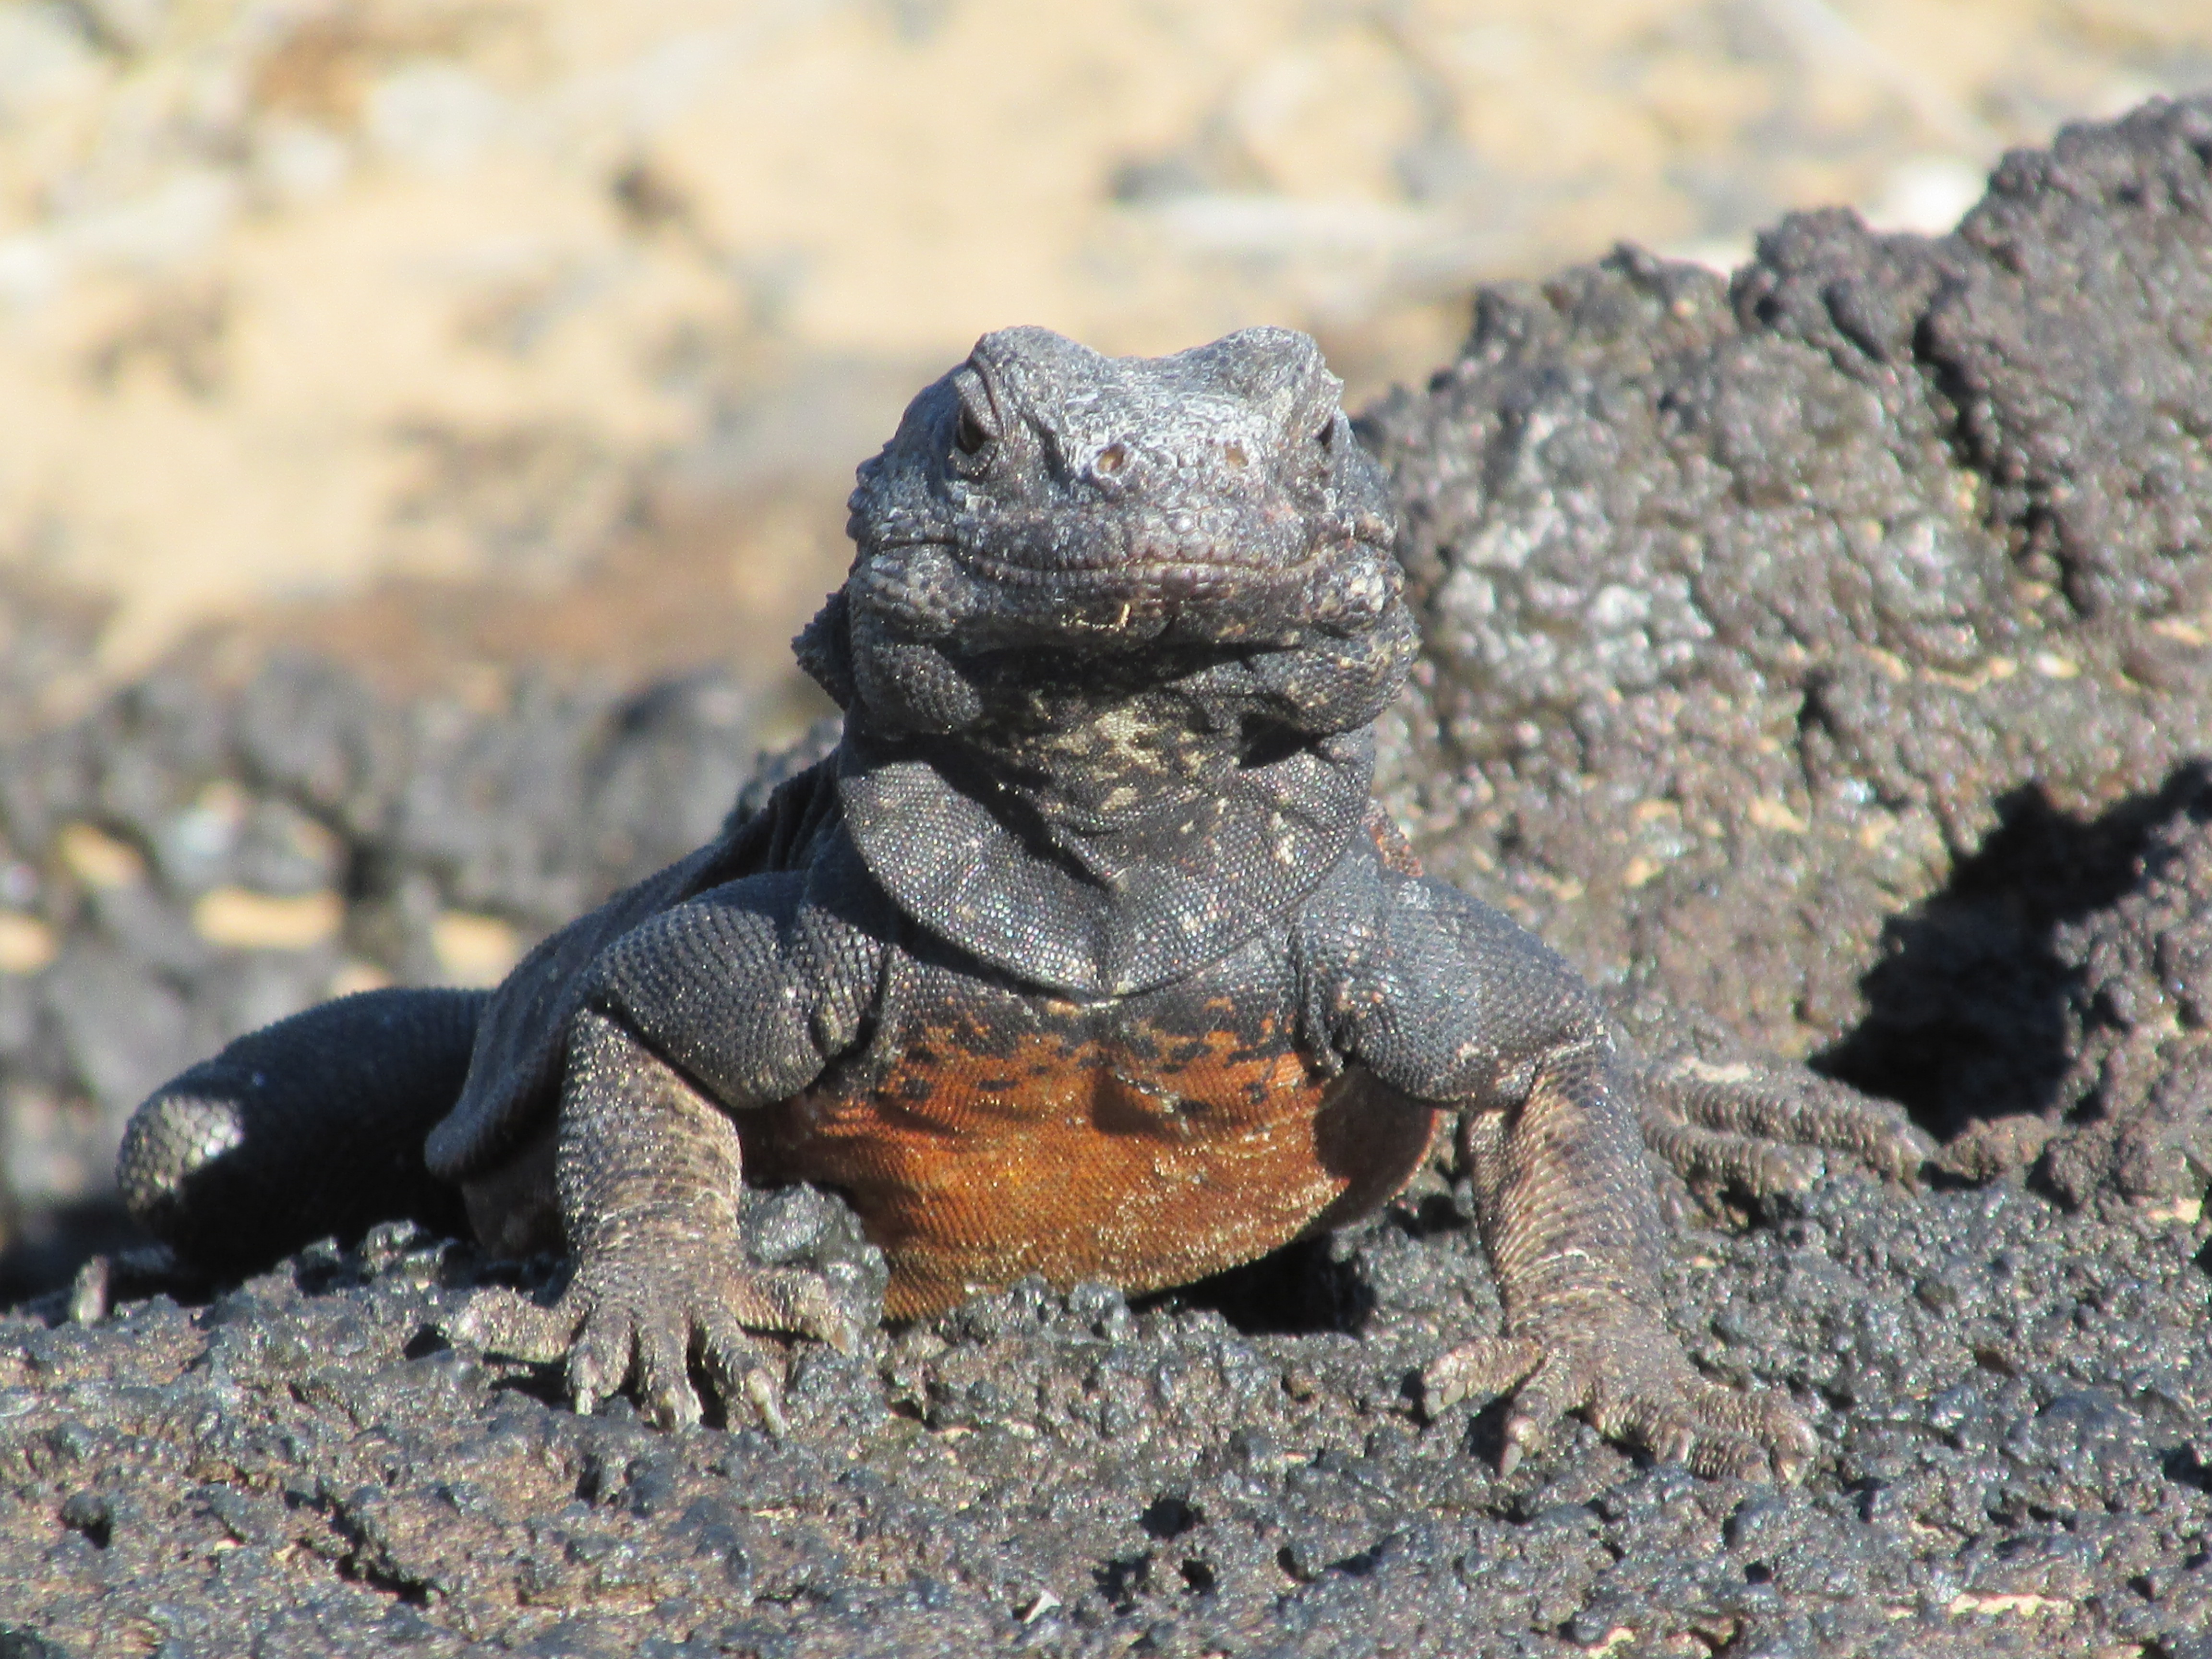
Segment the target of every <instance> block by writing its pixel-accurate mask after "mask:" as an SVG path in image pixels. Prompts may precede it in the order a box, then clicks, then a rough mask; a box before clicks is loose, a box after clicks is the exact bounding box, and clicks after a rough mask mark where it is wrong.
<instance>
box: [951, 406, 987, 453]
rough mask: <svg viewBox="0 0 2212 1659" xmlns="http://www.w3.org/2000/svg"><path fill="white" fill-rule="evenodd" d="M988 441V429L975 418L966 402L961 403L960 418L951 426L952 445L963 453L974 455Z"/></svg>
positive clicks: (973, 412)
mask: <svg viewBox="0 0 2212 1659" xmlns="http://www.w3.org/2000/svg"><path fill="white" fill-rule="evenodd" d="M990 441H991V434H990V431H989V429H988V428H986V427H985V426H984V424H983V422H981V421H980V420H978V419H976V418H975V410H972V409H970V408H969V407H968V405H967V404H964V403H963V404H961V405H960V418H959V419H958V420H957V421H956V422H954V423H953V427H952V447H954V448H956V449H957V450H958V451H959V452H960V453H962V454H963V455H975V454H980V453H982V449H983V447H984V446H985V445H986V444H987V443H989V442H990Z"/></svg>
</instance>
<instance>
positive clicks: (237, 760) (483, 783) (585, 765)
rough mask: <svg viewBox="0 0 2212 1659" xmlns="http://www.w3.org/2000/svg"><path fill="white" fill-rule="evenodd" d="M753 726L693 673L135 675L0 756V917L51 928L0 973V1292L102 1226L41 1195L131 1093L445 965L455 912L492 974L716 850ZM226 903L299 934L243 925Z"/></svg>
mask: <svg viewBox="0 0 2212 1659" xmlns="http://www.w3.org/2000/svg"><path fill="white" fill-rule="evenodd" d="M756 725H757V714H756V710H755V708H754V706H753V704H752V702H750V700H749V699H748V698H747V696H745V694H744V692H743V691H742V690H740V689H739V688H738V687H737V686H735V685H734V684H731V683H729V682H728V681H726V680H724V679H720V678H715V677H713V676H709V675H702V676H699V677H696V678H690V679H686V680H681V681H676V682H671V683H667V684H660V685H657V686H653V687H651V688H648V689H647V690H645V691H643V692H638V693H623V694H617V693H615V692H612V691H610V690H593V689H590V688H583V689H565V690H563V689H556V688H555V687H553V686H552V685H550V684H546V683H544V682H541V681H536V680H533V679H531V678H528V677H522V678H519V679H518V680H517V681H516V682H515V683H514V684H511V685H508V686H506V687H504V688H501V693H500V696H498V697H497V698H496V699H495V700H490V701H488V702H482V703H480V704H477V705H471V703H468V702H462V701H460V700H459V699H458V698H453V697H432V698H425V699H422V700H421V701H418V702H413V703H410V704H398V703H393V702H386V701H384V700H382V699H380V698H379V697H377V696H374V695H373V694H372V693H371V692H369V691H368V689H367V688H366V687H364V686H363V685H362V684H361V683H360V682H359V681H358V680H357V679H356V678H353V677H352V676H350V675H349V674H347V673H346V672H344V671H342V670H340V669H338V668H337V667H335V666H333V665H330V664H328V663H325V662H322V661H319V660H316V659H306V658H296V657H294V658H279V659H276V660H273V661H271V662H270V663H269V664H268V665H266V666H265V667H264V669H262V670H261V671H259V672H258V674H257V675H256V676H255V677H254V678H252V679H251V680H250V681H249V682H248V683H247V684H245V685H243V686H240V687H235V688H225V687H222V686H220V685H218V684H213V683H211V682H210V680H209V679H207V678H204V677H198V676H194V675H191V674H188V673H185V672H182V671H168V672H162V673H157V674H155V675H154V676H152V677H150V678H147V679H144V680H142V681H140V682H138V683H137V684H133V685H131V686H130V687H128V688H126V689H125V690H123V691H121V692H119V693H118V694H117V695H115V696H112V697H111V698H110V699H108V700H107V701H106V702H104V703H103V704H101V705H100V707H99V708H96V709H95V710H94V712H93V713H92V714H89V715H88V716H87V717H86V718H84V719H82V720H79V721H76V722H75V723H73V724H71V725H69V726H64V727H62V728H60V729H58V730H55V731H52V732H46V733H43V734H40V735H38V736H34V737H31V738H26V739H23V740H21V741H18V742H16V743H15V744H11V745H9V746H8V747H7V748H6V749H5V750H4V751H0V909H5V910H6V911H8V912H9V914H10V921H11V924H12V925H14V926H15V927H18V928H21V927H22V926H24V925H25V923H26V921H27V922H28V923H29V924H30V925H32V926H34V927H43V928H44V929H46V933H47V935H48V937H50V938H51V939H52V940H53V941H54V942H55V945H54V952H53V958H52V962H51V963H50V964H49V965H47V966H46V967H45V968H44V969H43V970H41V971H39V972H37V973H34V974H21V973H16V974H8V975H0V1130H4V1133H0V1157H4V1159H5V1163H6V1168H7V1170H8V1179H7V1182H6V1183H5V1190H4V1192H0V1237H4V1239H5V1243H7V1245H8V1247H9V1248H8V1250H7V1254H6V1255H4V1256H0V1297H15V1296H21V1294H23V1293H24V1292H25V1291H27V1290H28V1289H32V1288H36V1287H37V1286H39V1285H40V1284H41V1283H43V1282H50V1281H51V1279H52V1277H53V1275H54V1273H55V1272H56V1270H57V1267H60V1269H61V1271H62V1272H64V1274H65V1273H66V1271H67V1268H66V1263H67V1261H68V1260H69V1258H70V1256H71V1255H72V1254H73V1253H74V1254H76V1255H81V1254H82V1243H83V1239H84V1237H86V1231H85V1230H86V1228H87V1227H90V1228H91V1230H92V1231H93V1234H94V1236H97V1235H98V1234H99V1233H100V1231H101V1229H102V1228H103V1227H105V1228H106V1229H108V1230H110V1231H112V1225H113V1224H112V1209H111V1210H110V1211H106V1212H103V1211H101V1210H100V1208H99V1206H98V1204H97V1203H96V1202H94V1204H93V1205H92V1206H90V1208H89V1210H88V1211H82V1212H79V1213H77V1214H76V1215H75V1216H74V1218H73V1216H72V1214H71V1213H70V1212H56V1211H55V1210H54V1209H53V1208H52V1200H54V1199H56V1198H62V1199H67V1198H70V1197H73V1196H79V1195H83V1194H100V1193H102V1192H104V1191H106V1190H108V1189H109V1176H108V1170H110V1169H111V1168H112V1161H113V1157H114V1147H115V1144H116V1142H117V1140H118V1138H119V1136H120V1134H121V1131H122V1126H123V1123H124V1121H125V1118H126V1117H127V1116H128V1115H129V1114H130V1112H131V1109H133V1108H134V1107H135V1106H136V1105H137V1103H138V1102H139V1101H140V1100H142V1099H143V1098H144V1097H145V1095H146V1094H147V1093H148V1091H150V1090H151V1089H152V1088H153V1087H154V1086H155V1085H156V1084H158V1083H160V1082H161V1081H162V1080H163V1079H167V1078H168V1077H170V1076H172V1075H173V1074H174V1073H177V1072H178V1071H179V1070H180V1069H182V1068H183V1067H184V1066H187V1065H189V1064H191V1062H192V1061H193V1060H197V1059H199V1058H202V1057H204V1055H206V1054H211V1053H212V1052H214V1050H215V1049H216V1048H218V1047H219V1046H220V1045H221V1044H222V1043H223V1042H228V1040H229V1039H230V1038H231V1037H233V1036H237V1035H239V1034H240V1033H242V1032H245V1031H247V1030H253V1029H255V1028H257V1027H258V1026H261V1025H264V1024H268V1023H269V1022H270V1021H271V1020H275V1019H279V1018H283V1017H284V1016H285V1015H287V1014H289V1013H294V1012H297V1011H298V1010H300V1009H301V1008H304V1007H306V1006H309V1005H310V1004H312V1003H315V1002H319V1001H321V1000H323V999H325V997H328V996H331V995H332V994H336V993H337V992H340V991H343V990H345V989H351V988H358V987H360V986H361V985H362V984H365V983H374V982H378V981H392V980H396V981H401V982H409V983H421V982H432V981H442V980H446V979H447V978H449V977H451V975H453V972H454V971H455V969H456V964H455V963H453V962H452V961H450V960H448V959H447V958H448V957H450V955H451V949H450V946H448V947H447V950H446V951H442V952H441V939H445V938H447V937H448V936H449V935H448V934H447V933H446V932H444V931H442V930H447V929H451V928H452V927H453V925H454V923H455V922H456V921H459V924H460V926H461V927H462V928H463V929H464V930H466V931H465V932H464V934H463V938H464V940H466V939H467V938H469V937H471V936H473V937H477V938H479V939H481V938H483V936H485V935H486V934H487V933H489V937H490V940H491V946H492V950H493V952H494V956H493V959H492V960H491V961H490V962H489V963H483V964H479V966H480V968H489V969H490V970H491V971H494V972H495V971H496V970H497V969H498V966H499V960H498V954H499V953H500V952H501V951H513V950H519V949H520V948H522V947H526V946H527V945H529V944H531V943H532V942H533V941H534V940H535V939H537V938H538V937H539V936H541V935H542V934H544V933H547V932H549V931H550V930H551V929H552V928H553V927H556V926H558V925H559V924H560V923H562V921H567V920H568V918H570V917H571V916H573V915H576V914H578V913H579V912H580V911H581V910H583V909H585V908H588V907H590V906H591V905H592V904H594V903H596V902H599V899H600V898H601V897H603V896H605V894H606V893H608V892H609V891H611V890H612V889H613V888H615V887H616V886H617V885H619V884H622V883H623V882H626V881H630V880H635V879H636V878H638V877H640V876H642V875H644V874H647V873H648V872H651V871H653V870H654V869H657V868H659V866H662V865H664V864H666V863H668V862H670V861H671V860H674V859H676V858H678V857H679V856H681V855H682V854H684V853H685V852H688V851H689V850H690V848H693V847H695V846H696V845H698V844H699V843H700V842H702V841H704V840H706V839H707V838H708V836H711V835H713V834H714V830H715V829H716V828H717V827H718V826H719V825H720V823H721V821H722V819H723V817H724V816H725V815H726V813H727V812H728V811H730V808H731V803H732V800H734V799H737V798H738V792H739V789H740V787H742V786H744V784H745V783H746V781H748V779H749V778H750V776H751V774H752V773H753V771H754V769H755V765H756V761H757V751H758V748H759V740H758V738H757V736H756V735H755V733H756ZM225 902H228V910H226V909H224V908H222V907H223V906H224V904H225ZM241 911H242V912H243V914H244V915H245V916H246V922H247V925H248V926H249V927H258V928H260V929H262V930H263V931H264V933H266V932H268V931H269V930H270V929H272V928H273V929H275V930H276V933H279V934H281V933H282V932H283V930H285V929H286V928H288V927H289V928H291V929H295V930H299V929H301V928H302V927H304V928H305V935H304V936H303V937H301V938H299V939H293V940H291V941H289V942H286V943H285V944H284V945H283V948H279V947H278V945H275V944H269V943H257V942H256V941H255V940H254V939H252V937H251V934H250V933H249V934H248V935H247V936H246V937H244V938H240V936H239V935H238V931H237V924H236V923H235V922H233V923H231V924H229V925H228V927H226V925H225V922H224V921H223V918H224V916H225V915H231V916H236V915H239V914H240V913H241ZM479 948H481V947H479ZM460 965H462V966H464V967H465V966H467V965H468V964H460ZM42 1198H43V1199H44V1200H47V1206H46V1208H45V1209H44V1210H43V1211H41V1209H40V1204H39V1200H41V1199H42ZM103 1218H106V1219H103ZM72 1219H75V1220H76V1222H78V1223H80V1224H81V1225H76V1226H72V1225H70V1223H71V1221H72ZM7 1235H13V1237H7Z"/></svg>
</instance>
